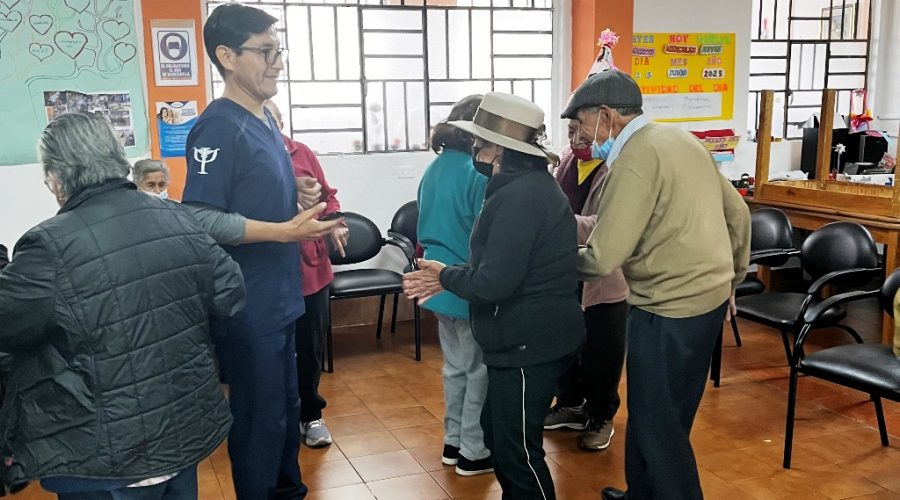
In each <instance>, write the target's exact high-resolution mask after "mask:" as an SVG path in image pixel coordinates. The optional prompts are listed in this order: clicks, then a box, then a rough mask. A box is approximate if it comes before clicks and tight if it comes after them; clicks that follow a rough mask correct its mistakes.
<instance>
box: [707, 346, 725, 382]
mask: <svg viewBox="0 0 900 500" xmlns="http://www.w3.org/2000/svg"><path fill="white" fill-rule="evenodd" d="M723 336H724V334H723V333H722V332H719V337H718V338H717V339H716V347H715V348H714V349H713V357H712V365H711V367H710V370H709V379H710V380H712V381H713V387H719V383H720V382H721V381H722V337H723Z"/></svg>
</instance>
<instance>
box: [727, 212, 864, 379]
mask: <svg viewBox="0 0 900 500" xmlns="http://www.w3.org/2000/svg"><path fill="white" fill-rule="evenodd" d="M794 255H799V256H800V262H801V265H802V266H803V268H804V269H805V270H806V272H808V273H809V274H810V276H811V277H812V279H813V283H812V284H811V285H810V286H809V287H808V288H807V290H806V293H782V292H779V293H761V294H756V295H748V296H745V297H741V298H739V299H737V315H738V316H740V317H741V318H743V319H746V320H749V321H753V322H755V323H760V324H763V325H766V326H768V327H771V328H774V329H776V330H778V331H779V332H780V333H781V340H782V343H783V344H784V352H785V359H786V360H787V362H788V363H790V362H791V357H792V348H791V346H792V342H791V340H790V339H789V337H791V336H796V335H797V334H798V333H799V332H800V329H801V328H803V326H804V322H803V318H804V314H806V312H807V310H808V309H810V308H812V307H815V306H817V305H818V304H820V303H821V302H822V299H821V298H820V297H819V294H820V292H821V291H822V290H823V289H824V288H825V287H826V286H829V285H835V286H839V287H840V286H850V287H853V286H856V287H859V286H865V285H866V284H867V283H868V282H869V281H870V280H871V279H872V278H873V277H875V276H878V275H879V274H880V272H881V269H880V268H879V267H878V261H877V257H878V253H877V251H876V249H875V240H873V239H872V235H871V234H869V231H868V230H867V229H866V228H864V227H863V226H861V225H859V224H857V223H855V222H832V223H831V224H827V225H825V226H822V227H821V228H819V229H818V230H816V231H814V232H813V233H812V234H810V235H809V237H807V238H806V240H805V241H804V242H803V245H801V247H800V250H799V251H797V250H771V251H761V252H757V253H755V255H754V258H755V259H757V262H759V261H760V260H761V259H768V258H772V259H775V258H786V257H790V256H794ZM846 315H847V311H846V308H845V307H844V306H843V305H842V304H840V303H837V304H835V305H834V306H833V307H829V308H828V309H825V310H823V311H822V314H820V315H819V316H818V317H817V318H816V321H815V322H814V324H812V325H811V328H825V327H838V328H841V329H844V330H846V331H847V332H848V333H851V335H856V332H855V331H854V330H853V329H852V328H850V327H849V326H847V325H844V324H841V321H842V320H843V319H844V318H845V317H846Z"/></svg>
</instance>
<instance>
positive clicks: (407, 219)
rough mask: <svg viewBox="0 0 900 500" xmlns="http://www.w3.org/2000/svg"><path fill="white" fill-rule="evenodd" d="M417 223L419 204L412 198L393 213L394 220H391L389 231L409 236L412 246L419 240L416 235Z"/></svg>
mask: <svg viewBox="0 0 900 500" xmlns="http://www.w3.org/2000/svg"><path fill="white" fill-rule="evenodd" d="M418 225H419V204H418V203H417V202H416V201H415V200H413V201H410V202H408V203H406V204H404V205H403V206H402V207H400V209H399V210H397V213H396V214H394V220H392V221H391V231H392V232H395V233H400V234H402V235H403V236H406V237H407V238H409V241H410V242H412V244H413V246H415V245H416V243H418V241H419V237H418V232H417V231H418Z"/></svg>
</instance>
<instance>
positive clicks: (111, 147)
mask: <svg viewBox="0 0 900 500" xmlns="http://www.w3.org/2000/svg"><path fill="white" fill-rule="evenodd" d="M38 155H39V156H40V161H41V163H42V164H43V166H44V175H48V174H51V173H52V174H54V175H55V176H56V178H57V179H59V182H60V184H61V185H62V193H60V194H61V195H62V196H64V197H66V198H68V197H70V196H72V195H73V194H75V193H77V192H79V191H81V190H82V189H84V188H87V187H90V186H95V185H97V184H101V183H103V182H105V181H108V180H110V179H124V178H125V177H127V176H128V171H129V170H130V165H129V163H128V160H127V159H126V158H125V149H124V148H122V145H121V144H120V143H119V141H118V139H116V136H115V133H114V132H113V129H112V126H111V125H110V124H109V122H108V121H106V119H105V118H103V117H102V116H100V115H97V114H94V113H66V114H64V115H61V116H59V117H57V118H56V119H55V120H53V121H52V122H50V125H47V128H45V129H44V132H43V133H42V134H41V138H40V141H39V143H38Z"/></svg>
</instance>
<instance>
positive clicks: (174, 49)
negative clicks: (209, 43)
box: [150, 19, 199, 87]
mask: <svg viewBox="0 0 900 500" xmlns="http://www.w3.org/2000/svg"><path fill="white" fill-rule="evenodd" d="M150 33H151V36H152V37H153V72H154V76H155V77H156V85H157V86H159V87H187V86H193V85H197V81H198V80H197V70H198V69H199V68H198V66H197V40H196V37H195V36H194V21H192V20H189V19H188V20H180V19H176V20H158V19H154V20H152V21H150Z"/></svg>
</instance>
